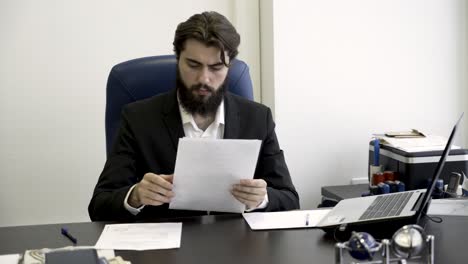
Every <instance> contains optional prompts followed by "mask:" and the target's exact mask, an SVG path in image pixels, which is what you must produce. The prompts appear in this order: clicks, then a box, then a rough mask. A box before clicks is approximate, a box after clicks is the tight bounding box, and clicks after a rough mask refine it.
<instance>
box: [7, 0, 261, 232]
mask: <svg viewBox="0 0 468 264" xmlns="http://www.w3.org/2000/svg"><path fill="white" fill-rule="evenodd" d="M205 10H215V11H218V12H220V13H223V14H225V15H226V16H227V17H228V18H229V19H231V20H232V21H233V23H234V24H235V25H236V26H237V28H238V30H239V32H240V34H241V35H242V44H241V47H240V58H242V59H244V60H245V61H247V63H248V64H249V65H250V66H251V71H252V77H253V80H254V86H255V87H256V91H255V97H256V98H259V97H260V95H259V85H260V81H259V70H260V69H259V55H258V54H259V37H258V36H259V34H258V1H251V0H241V1H235V0H221V1H220V0H202V1H190V0H177V1H150V0H144V1H124V0H113V1H110V0H107V1H91V0H83V1H71V0H69V1H58V0H56V1H55V0H44V1H34V0H30V1H28V0H8V1H1V2H0V32H1V41H0V58H1V60H0V93H1V94H0V100H1V102H0V124H1V129H0V178H1V187H0V189H1V191H0V212H1V213H0V226H9V225H25V224H41V223H55V222H77V221H89V218H88V214H87V205H88V202H89V199H90V197H91V193H92V190H93V188H94V185H95V183H96V181H97V178H98V176H99V174H100V172H101V170H102V167H103V165H104V161H105V137H104V107H105V85H106V80H107V75H108V73H109V71H110V68H111V67H112V66H113V65H114V64H116V63H118V62H121V61H124V60H128V59H133V58H137V57H143V56H151V55H159V54H171V53H172V40H173V35H174V31H175V28H176V26H177V24H178V23H179V22H181V21H183V20H185V19H187V18H188V17H189V16H190V15H192V14H194V13H197V12H201V11H205ZM242 15H245V16H244V17H243V16H242ZM243 51H245V52H243Z"/></svg>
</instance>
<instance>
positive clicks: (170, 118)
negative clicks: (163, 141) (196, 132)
mask: <svg viewBox="0 0 468 264" xmlns="http://www.w3.org/2000/svg"><path fill="white" fill-rule="evenodd" d="M163 111H164V117H163V120H164V124H165V126H166V128H167V130H168V133H169V136H170V138H171V141H172V143H173V145H174V148H175V149H176V150H177V146H178V144H179V138H181V137H184V136H185V133H184V128H183V127H182V119H181V117H180V111H179V104H178V102H177V92H176V89H173V90H171V91H170V92H169V93H168V94H167V100H166V102H165V105H164V110H163Z"/></svg>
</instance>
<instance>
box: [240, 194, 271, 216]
mask: <svg viewBox="0 0 468 264" xmlns="http://www.w3.org/2000/svg"><path fill="white" fill-rule="evenodd" d="M267 206H268V194H265V199H263V201H262V203H261V204H259V205H258V206H257V207H255V208H250V209H248V210H245V212H246V213H248V212H252V211H254V210H258V209H264V208H266V207H267Z"/></svg>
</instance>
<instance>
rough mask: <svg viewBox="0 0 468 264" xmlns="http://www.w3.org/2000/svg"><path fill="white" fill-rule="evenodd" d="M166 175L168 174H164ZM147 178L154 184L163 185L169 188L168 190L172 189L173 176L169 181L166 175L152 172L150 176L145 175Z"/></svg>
mask: <svg viewBox="0 0 468 264" xmlns="http://www.w3.org/2000/svg"><path fill="white" fill-rule="evenodd" d="M147 175H148V174H147ZM164 176H167V175H164ZM145 178H146V179H147V180H148V181H149V182H151V183H152V184H155V185H158V186H161V187H163V188H165V189H168V190H172V183H171V182H172V177H171V178H170V179H171V182H170V181H167V180H166V179H165V178H164V177H162V176H160V175H156V174H150V175H148V176H146V175H145Z"/></svg>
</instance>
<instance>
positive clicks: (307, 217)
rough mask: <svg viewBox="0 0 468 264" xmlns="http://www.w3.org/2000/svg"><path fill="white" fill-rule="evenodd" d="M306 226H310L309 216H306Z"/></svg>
mask: <svg viewBox="0 0 468 264" xmlns="http://www.w3.org/2000/svg"><path fill="white" fill-rule="evenodd" d="M305 225H306V226H309V214H306V217H305Z"/></svg>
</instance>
